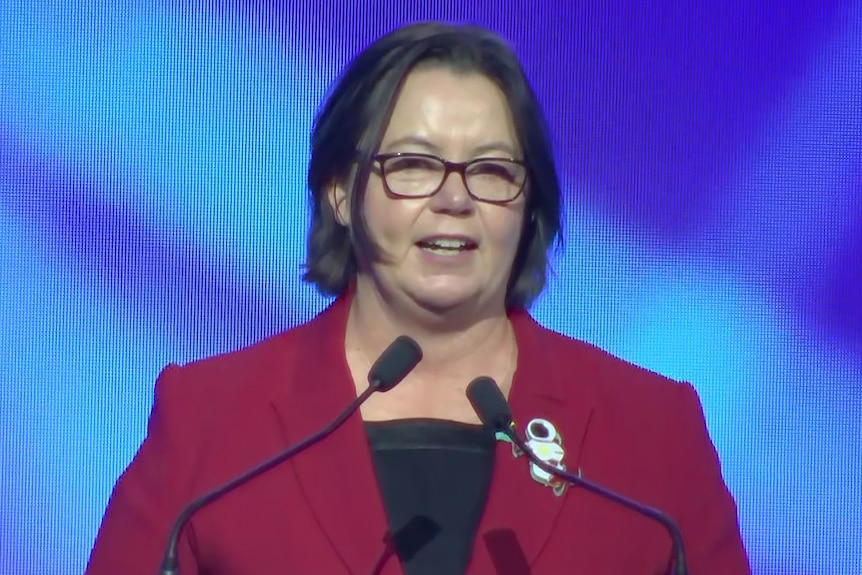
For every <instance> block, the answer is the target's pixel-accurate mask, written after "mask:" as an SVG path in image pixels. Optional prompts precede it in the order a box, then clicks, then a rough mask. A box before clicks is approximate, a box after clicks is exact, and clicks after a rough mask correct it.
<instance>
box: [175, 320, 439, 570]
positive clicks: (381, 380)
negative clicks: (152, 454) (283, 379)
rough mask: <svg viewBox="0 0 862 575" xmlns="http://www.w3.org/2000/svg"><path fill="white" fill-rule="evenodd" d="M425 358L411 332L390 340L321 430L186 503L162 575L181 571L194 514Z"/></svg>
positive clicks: (314, 438)
mask: <svg viewBox="0 0 862 575" xmlns="http://www.w3.org/2000/svg"><path fill="white" fill-rule="evenodd" d="M421 359H422V350H421V349H420V348H419V344H417V343H416V342H415V341H413V340H412V339H410V338H409V337H407V336H404V335H402V336H399V337H398V338H396V339H395V341H393V342H392V343H391V344H389V347H387V348H386V349H385V350H384V351H383V353H382V354H380V357H378V358H377V361H375V362H374V365H373V366H371V370H370V371H369V373H368V387H367V388H366V389H365V391H363V392H362V393H361V394H360V395H359V396H358V397H357V398H356V399H354V400H353V401H352V402H351V403H350V405H348V406H347V408H346V409H345V410H344V411H342V412H341V413H340V414H338V416H337V417H336V418H335V419H334V420H332V422H331V423H329V424H328V425H327V426H326V427H324V428H323V429H321V430H320V431H318V432H317V433H314V434H312V435H310V436H308V437H306V438H305V439H303V440H302V441H300V442H299V443H295V444H294V445H291V446H290V447H288V448H287V449H285V450H284V451H282V452H280V453H278V454H276V455H274V456H273V457H270V458H269V459H267V460H265V461H263V462H262V463H259V464H258V465H256V466H255V467H252V468H251V469H249V470H248V471H246V472H245V473H243V474H241V475H238V476H237V477H235V478H233V479H231V480H230V481H228V482H227V483H224V484H222V485H220V486H219V487H216V488H215V489H213V490H212V491H209V492H207V493H204V494H203V495H201V496H200V497H198V498H197V499H194V500H193V501H192V502H191V503H189V504H188V505H186V506H185V507H184V508H183V509H182V511H180V514H179V515H178V516H177V519H176V521H174V525H173V527H172V529H171V533H170V537H168V544H167V547H166V548H165V554H164V557H163V559H162V564H161V567H160V569H159V575H179V572H180V569H179V563H178V561H177V544H178V542H179V539H180V535H181V534H182V531H183V528H184V527H185V526H186V523H188V521H189V519H191V517H192V515H194V514H195V513H197V512H198V511H199V510H200V509H201V508H202V507H205V506H207V505H209V504H210V503H212V502H213V501H215V500H216V499H218V498H219V497H221V496H222V495H224V494H225V493H227V492H229V491H231V490H233V489H234V488H236V487H239V486H240V485H242V484H244V483H246V482H247V481H249V480H251V479H253V478H255V477H257V476H258V475H260V474H262V473H264V472H266V471H268V470H269V469H271V468H273V467H275V466H276V465H278V464H279V463H282V462H284V461H286V460H287V459H290V458H291V457H293V456H294V455H296V454H297V453H300V452H301V451H304V450H305V449H306V448H308V447H310V446H311V445H314V444H315V443H317V442H318V441H320V440H321V439H323V438H324V437H326V436H328V435H329V434H330V433H332V432H333V431H335V430H336V429H338V428H339V427H340V426H341V424H343V423H344V422H345V421H346V420H347V418H348V417H350V416H351V415H353V413H354V412H355V411H356V410H357V409H359V406H361V405H362V404H363V403H364V402H365V400H367V399H368V398H369V397H370V396H371V394H372V393H374V392H375V391H384V392H385V391H389V390H390V389H392V388H393V387H395V386H396V385H398V384H399V383H401V380H403V379H404V378H405V377H406V376H407V374H408V373H410V372H411V371H412V370H413V368H414V367H416V365H417V364H418V363H419V361H421Z"/></svg>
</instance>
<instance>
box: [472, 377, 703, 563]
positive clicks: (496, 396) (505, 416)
mask: <svg viewBox="0 0 862 575" xmlns="http://www.w3.org/2000/svg"><path fill="white" fill-rule="evenodd" d="M467 399H469V401H470V404H471V405H472V406H473V409H474V410H475V411H476V414H477V415H478V416H479V419H480V420H481V421H482V423H483V424H484V425H485V426H487V427H490V428H491V429H493V430H494V431H495V432H498V431H499V432H501V433H503V434H505V435H506V437H508V438H509V439H511V440H512V442H513V443H514V444H515V445H517V446H518V448H519V449H520V450H521V451H523V452H524V453H525V454H526V455H527V457H528V458H529V460H530V461H531V462H532V463H534V464H536V466H538V467H539V468H541V469H542V470H544V471H545V472H546V473H550V474H551V475H554V476H556V477H559V478H560V479H564V480H565V481H568V482H569V483H571V484H572V485H575V486H579V487H582V488H584V489H586V490H587V491H590V492H592V493H595V494H596V495H599V496H600V497H604V498H605V499H609V500H610V501H613V502H614V503H617V504H618V505H622V506H623V507H627V508H628V509H631V510H633V511H636V512H638V513H640V514H641V515H644V516H646V517H649V518H650V519H653V520H654V521H657V522H659V523H660V524H661V525H662V526H663V527H664V528H665V529H666V530H667V532H668V533H669V534H670V537H671V540H672V541H673V551H674V573H675V575H688V568H687V567H686V562H685V549H684V548H683V543H682V534H681V533H680V531H679V527H677V525H676V523H674V521H673V520H672V519H671V518H670V517H668V516H667V515H665V514H664V513H662V512H661V511H659V510H657V509H653V508H652V507H648V506H646V505H643V504H642V503H638V502H637V501H634V500H632V499H629V498H628V497H625V496H623V495H620V494H618V493H616V492H614V491H611V490H610V489H607V488H605V487H602V486H601V485H599V484H597V483H593V482H592V481H589V480H588V479H584V478H583V477H581V476H580V475H574V474H572V473H569V472H567V471H564V470H562V469H558V468H556V467H554V466H553V465H549V464H547V463H546V462H544V461H542V460H541V459H539V458H538V457H536V454H535V453H533V450H532V449H530V447H529V446H528V445H527V442H526V441H525V440H524V438H523V436H522V435H521V434H520V433H518V431H517V429H516V428H515V422H514V420H513V417H512V410H511V409H510V407H509V402H507V401H506V398H505V397H504V396H503V392H501V391H500V388H499V387H497V382H495V381H494V380H493V379H491V378H490V377H484V376H483V377H478V378H476V379H474V380H473V381H471V382H470V384H469V385H468V386H467Z"/></svg>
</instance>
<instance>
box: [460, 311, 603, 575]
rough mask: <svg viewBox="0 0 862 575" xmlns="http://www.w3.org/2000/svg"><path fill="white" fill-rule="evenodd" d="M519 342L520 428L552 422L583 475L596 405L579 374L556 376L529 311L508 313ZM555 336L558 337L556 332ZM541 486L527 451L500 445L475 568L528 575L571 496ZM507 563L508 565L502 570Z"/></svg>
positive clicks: (514, 403) (515, 403) (516, 394)
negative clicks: (584, 449)
mask: <svg viewBox="0 0 862 575" xmlns="http://www.w3.org/2000/svg"><path fill="white" fill-rule="evenodd" d="M510 317H511V320H512V325H513V327H514V330H515V336H516V338H517V342H518V368H517V371H516V372H515V376H514V378H513V382H512V388H511V391H510V394H509V404H510V405H511V407H512V412H513V415H514V417H515V423H516V424H517V426H518V430H519V431H520V432H521V433H524V431H525V427H526V425H527V423H528V422H529V421H530V420H531V419H533V418H543V419H547V420H548V421H550V422H551V423H552V424H553V425H554V426H555V427H556V428H557V430H558V433H559V434H560V436H561V437H562V446H563V449H564V450H565V456H564V458H563V463H564V464H565V465H566V468H567V470H569V471H570V472H574V473H577V469H578V460H579V454H580V448H581V444H582V442H583V440H584V436H585V434H586V429H587V424H588V422H589V418H590V414H591V412H592V409H593V398H592V395H591V393H590V389H589V388H588V387H585V386H583V385H579V384H580V383H581V382H578V381H577V379H578V378H577V377H576V374H571V373H557V372H556V371H555V370H554V359H555V358H554V356H553V353H552V352H551V353H549V352H548V350H547V346H546V345H543V343H547V341H545V342H543V341H542V339H543V337H544V338H545V339H547V337H548V335H549V334H545V333H543V328H541V327H540V326H539V325H538V324H536V323H535V322H534V321H533V319H532V318H531V317H530V316H529V315H528V314H527V313H526V312H525V311H523V312H514V313H513V314H511V315H510ZM551 337H556V336H553V335H552V336H551ZM571 491H572V487H568V488H567V489H566V491H565V492H564V493H563V495H562V496H557V495H555V494H554V492H553V490H552V489H551V488H550V487H546V486H544V485H541V484H540V483H538V482H537V481H535V480H534V479H533V478H532V477H531V475H530V464H529V462H528V460H527V458H526V456H523V455H522V456H520V457H517V458H516V457H515V456H514V455H513V452H512V446H511V445H510V444H509V443H506V442H502V441H501V442H498V444H497V451H496V460H495V468H494V477H493V479H492V481H491V487H490V492H489V495H488V502H487V504H486V508H485V513H484V515H483V518H482V521H481V523H480V525H479V531H478V533H477V537H476V543H475V546H474V556H473V562H472V565H471V569H470V571H469V572H470V573H482V574H485V573H500V574H501V575H502V574H504V573H505V574H509V573H511V574H512V575H516V574H517V575H521V574H523V575H526V573H529V571H525V568H526V566H527V565H532V564H533V563H534V562H535V560H536V558H537V557H538V555H539V553H540V551H541V550H542V547H543V546H544V544H545V542H546V541H547V540H548V538H549V537H550V536H551V534H552V533H553V530H554V525H555V522H556V520H557V516H558V514H559V512H560V510H561V509H562V507H563V504H564V502H565V501H566V499H567V498H568V497H569V496H570V494H571ZM503 566H505V567H503Z"/></svg>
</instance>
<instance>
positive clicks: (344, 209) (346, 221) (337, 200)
mask: <svg viewBox="0 0 862 575" xmlns="http://www.w3.org/2000/svg"><path fill="white" fill-rule="evenodd" d="M326 199H327V200H328V201H329V207H330V208H332V213H333V214H334V215H335V221H337V222H338V223H339V224H341V225H342V226H344V227H349V226H350V203H349V202H348V201H347V190H345V189H344V186H343V185H342V184H339V183H337V182H333V183H332V185H330V186H329V189H328V190H327V192H326Z"/></svg>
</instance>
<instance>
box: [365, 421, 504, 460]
mask: <svg viewBox="0 0 862 575" xmlns="http://www.w3.org/2000/svg"><path fill="white" fill-rule="evenodd" d="M365 431H366V433H367V435H368V439H369V442H370V443H371V447H372V449H373V450H375V451H388V450H402V449H411V450H413V449H452V450H462V451H482V452H487V451H490V450H492V449H493V448H494V442H495V437H494V434H493V433H491V432H490V431H489V430H488V429H486V428H485V427H484V426H482V425H480V424H473V423H463V422H461V421H452V420H447V419H431V418H410V419H392V420H388V421H366V422H365Z"/></svg>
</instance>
